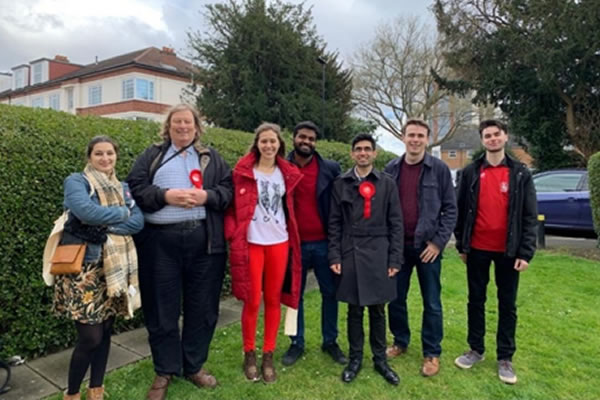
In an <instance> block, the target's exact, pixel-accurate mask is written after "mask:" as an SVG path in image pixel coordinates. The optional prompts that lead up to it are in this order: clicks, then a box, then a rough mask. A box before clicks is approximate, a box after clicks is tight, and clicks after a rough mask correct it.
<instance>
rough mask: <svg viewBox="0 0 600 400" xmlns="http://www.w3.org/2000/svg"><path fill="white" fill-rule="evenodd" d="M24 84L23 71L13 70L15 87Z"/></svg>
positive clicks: (20, 86) (17, 87)
mask: <svg viewBox="0 0 600 400" xmlns="http://www.w3.org/2000/svg"><path fill="white" fill-rule="evenodd" d="M24 86H25V71H24V70H22V69H18V70H16V71H15V89H19V88H22V87H24Z"/></svg>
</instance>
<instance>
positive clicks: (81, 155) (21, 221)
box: [0, 104, 394, 358]
mask: <svg viewBox="0 0 600 400" xmlns="http://www.w3.org/2000/svg"><path fill="white" fill-rule="evenodd" d="M158 132H159V126H158V124H157V123H154V122H147V121H124V120H114V119H106V118H99V117H92V116H85V117H80V116H73V115H70V114H66V113H62V112H56V111H53V110H46V109H32V108H27V107H19V106H8V105H3V104H0V164H1V165H2V168H0V204H1V208H0V224H1V226H2V229H1V231H0V305H1V306H0V340H2V342H3V348H2V350H1V351H0V358H2V357H3V356H7V355H13V354H20V355H22V356H28V357H35V356H39V355H42V354H46V353H49V352H53V351H56V350H59V349H62V348H65V347H67V346H69V345H71V344H72V343H73V341H74V339H75V331H74V328H73V324H72V323H71V322H70V321H68V320H65V319H61V318H56V317H55V316H53V315H52V314H51V313H50V305H51V302H52V295H53V290H52V288H49V287H46V286H45V285H44V282H43V280H42V276H41V257H42V254H43V249H44V245H45V243H46V239H47V236H48V234H49V233H50V230H51V229H52V225H53V222H54V220H55V219H56V217H58V216H59V215H60V214H61V212H62V201H63V180H64V178H65V177H66V176H68V175H69V174H70V173H72V172H74V171H81V170H82V169H83V167H84V165H85V147H86V145H87V142H88V141H89V140H90V139H91V138H92V137H93V136H95V135H100V134H103V135H108V136H111V137H112V138H114V139H115V140H116V141H117V142H118V143H119V146H120V156H119V160H118V162H117V176H118V177H120V178H121V179H124V178H125V177H126V175H127V173H128V171H129V169H130V168H131V166H132V165H133V162H134V161H135V159H136V158H137V156H138V155H139V154H141V152H142V151H143V150H144V149H145V148H146V147H147V146H148V145H149V144H150V143H153V142H156V141H158V140H159V137H158ZM286 140H287V142H288V143H287V148H288V149H289V148H291V137H290V135H289V134H287V135H286ZM251 141H252V135H251V134H248V133H246V132H241V131H229V130H225V129H218V128H209V129H208V132H207V134H206V136H205V138H204V142H205V143H208V144H210V145H213V146H214V147H215V148H216V149H217V150H219V152H220V153H221V154H222V155H223V157H224V158H225V159H226V160H227V162H229V163H230V165H232V166H233V164H234V163H235V162H236V161H237V160H238V158H239V157H240V156H241V155H243V154H244V153H245V152H246V151H247V149H248V147H249V146H250V143H251ZM318 149H319V151H320V153H321V154H322V155H323V156H324V157H326V158H331V159H335V160H338V161H340V163H341V164H342V166H343V168H344V169H345V168H348V167H349V166H350V165H351V160H350V158H349V150H350V148H349V146H348V145H347V144H342V143H336V142H326V141H320V142H319V143H318ZM393 157H394V156H393V155H392V154H391V153H386V152H381V154H380V155H379V157H378V160H377V165H378V167H379V168H381V167H382V166H383V165H385V163H386V162H387V161H389V160H390V159H392V158H393ZM229 287H230V285H229V282H228V281H227V282H226V285H225V288H224V290H225V291H227V290H228V289H229ZM140 315H141V313H138V316H137V317H136V318H134V319H133V320H131V321H124V320H120V321H118V322H117V324H116V330H117V331H120V330H126V329H130V328H133V327H137V326H139V325H140V324H141V323H142V319H141V316H140Z"/></svg>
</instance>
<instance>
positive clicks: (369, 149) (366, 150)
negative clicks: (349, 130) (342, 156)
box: [352, 147, 373, 153]
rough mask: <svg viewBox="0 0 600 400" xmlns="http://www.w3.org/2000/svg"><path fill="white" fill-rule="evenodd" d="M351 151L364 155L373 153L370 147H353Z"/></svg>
mask: <svg viewBox="0 0 600 400" xmlns="http://www.w3.org/2000/svg"><path fill="white" fill-rule="evenodd" d="M352 151H353V152H354V153H360V152H363V151H364V152H365V153H371V152H372V151H373V148H372V147H355V148H353V149H352Z"/></svg>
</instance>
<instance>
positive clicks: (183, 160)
mask: <svg viewBox="0 0 600 400" xmlns="http://www.w3.org/2000/svg"><path fill="white" fill-rule="evenodd" d="M178 150H179V149H178V148H176V147H175V145H173V144H171V147H169V149H168V150H167V152H166V153H165V155H164V158H163V159H164V160H166V159H168V158H169V157H171V156H172V155H173V154H175V153H177V151H178ZM194 169H200V159H199V157H198V153H196V151H195V150H194V148H193V147H192V146H190V147H188V148H187V149H186V150H184V151H183V152H182V153H181V154H178V155H177V156H175V157H173V158H172V159H170V160H169V161H167V162H166V163H165V164H164V165H163V166H162V167H160V168H159V169H158V170H157V171H156V174H155V175H154V179H153V180H152V184H153V185H156V186H158V187H159V188H162V189H191V188H193V187H194V185H193V184H192V181H191V180H190V172H191V171H192V170H194ZM144 217H145V219H146V222H149V223H151V224H159V225H162V224H174V223H177V222H183V221H191V220H196V219H205V218H206V209H205V208H204V207H203V206H198V207H193V208H182V207H177V206H172V205H170V204H167V205H166V206H164V207H163V208H161V209H160V210H158V211H157V212H154V213H145V214H144Z"/></svg>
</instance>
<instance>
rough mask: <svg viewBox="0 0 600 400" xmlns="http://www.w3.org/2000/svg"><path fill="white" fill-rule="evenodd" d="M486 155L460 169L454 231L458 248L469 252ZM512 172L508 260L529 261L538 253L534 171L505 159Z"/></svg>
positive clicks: (510, 173) (517, 162)
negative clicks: (456, 217)
mask: <svg viewBox="0 0 600 400" xmlns="http://www.w3.org/2000/svg"><path fill="white" fill-rule="evenodd" d="M484 157H485V154H484V155H483V156H482V157H480V158H478V159H477V160H475V161H473V162H472V163H471V164H469V165H467V166H466V167H465V168H464V169H462V170H461V173H460V179H459V182H458V196H457V197H458V200H457V205H458V221H457V224H456V228H455V229H454V237H455V238H456V249H457V250H458V252H459V253H469V252H470V250H471V236H472V234H473V227H474V226H475V218H476V217H477V205H478V200H479V174H480V170H481V166H482V164H483V161H484ZM506 165H507V166H508V170H509V183H508V221H507V224H508V229H507V237H506V251H505V252H504V254H505V255H506V256H507V257H516V258H520V259H523V260H525V261H527V262H529V261H530V260H531V259H532V258H533V254H534V253H535V241H536V227H537V199H536V194H535V186H533V180H532V179H531V172H529V170H528V169H527V167H526V166H525V164H523V163H520V162H519V161H517V160H514V159H512V158H511V157H509V156H508V155H507V156H506Z"/></svg>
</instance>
